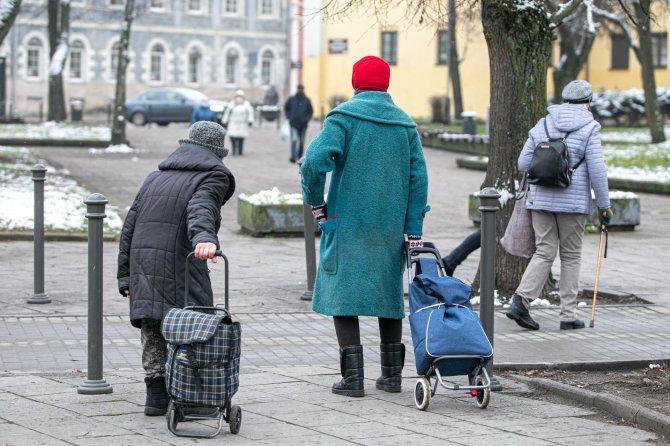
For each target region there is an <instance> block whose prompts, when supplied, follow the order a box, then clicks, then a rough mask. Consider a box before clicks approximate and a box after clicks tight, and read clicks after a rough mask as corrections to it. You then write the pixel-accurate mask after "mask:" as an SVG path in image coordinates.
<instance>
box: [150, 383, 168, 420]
mask: <svg viewBox="0 0 670 446" xmlns="http://www.w3.org/2000/svg"><path fill="white" fill-rule="evenodd" d="M144 382H145V383H146V384H147V400H146V402H145V403H144V415H146V416H149V417H156V416H159V415H165V413H166V412H167V408H168V404H169V403H170V395H168V393H167V389H166V388H165V378H164V377H162V376H159V377H157V378H151V379H149V378H144Z"/></svg>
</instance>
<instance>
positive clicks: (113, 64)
mask: <svg viewBox="0 0 670 446" xmlns="http://www.w3.org/2000/svg"><path fill="white" fill-rule="evenodd" d="M120 45H121V44H120V43H119V42H116V43H115V44H114V45H112V50H111V53H110V55H109V78H110V79H116V69H117V68H118V66H119V46H120Z"/></svg>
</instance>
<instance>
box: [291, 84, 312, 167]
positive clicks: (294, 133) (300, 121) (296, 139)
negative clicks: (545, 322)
mask: <svg viewBox="0 0 670 446" xmlns="http://www.w3.org/2000/svg"><path fill="white" fill-rule="evenodd" d="M313 113H314V110H312V102H311V101H310V100H309V98H308V97H307V96H305V87H304V86H303V85H302V84H298V91H297V92H296V94H294V95H293V96H291V97H290V98H288V100H287V101H286V104H285V105H284V115H286V119H288V120H289V122H290V124H291V157H290V158H289V161H291V162H292V163H295V162H296V161H297V160H299V159H300V158H302V153H303V148H304V147H305V132H307V124H309V121H310V120H311V119H312V114H313Z"/></svg>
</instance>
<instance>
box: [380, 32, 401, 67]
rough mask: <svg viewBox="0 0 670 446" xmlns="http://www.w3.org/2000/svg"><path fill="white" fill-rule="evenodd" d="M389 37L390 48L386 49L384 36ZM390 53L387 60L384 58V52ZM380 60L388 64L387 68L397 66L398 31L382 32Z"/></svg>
mask: <svg viewBox="0 0 670 446" xmlns="http://www.w3.org/2000/svg"><path fill="white" fill-rule="evenodd" d="M386 35H388V36H391V40H390V44H391V48H390V49H388V48H386V43H387V42H385V39H384V36H386ZM388 51H390V52H392V54H391V57H390V58H389V59H387V58H386V57H384V56H385V52H388ZM380 52H381V58H382V59H384V61H385V62H386V63H387V64H389V66H395V65H398V31H382V33H381V51H380Z"/></svg>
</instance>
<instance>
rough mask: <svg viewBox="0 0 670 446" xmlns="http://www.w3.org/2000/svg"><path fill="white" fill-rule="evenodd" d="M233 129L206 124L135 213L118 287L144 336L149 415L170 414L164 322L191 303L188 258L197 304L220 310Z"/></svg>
mask: <svg viewBox="0 0 670 446" xmlns="http://www.w3.org/2000/svg"><path fill="white" fill-rule="evenodd" d="M224 138H225V131H224V129H223V127H221V126H220V125H219V124H217V123H214V122H209V121H199V122H196V123H195V124H193V125H192V126H191V128H190V130H189V133H188V139H182V140H179V147H178V148H177V150H175V151H174V152H173V153H172V154H171V155H170V156H169V157H168V158H167V159H166V160H165V161H163V162H161V163H160V164H159V166H158V169H159V170H157V171H155V172H153V173H151V174H150V175H149V176H148V177H147V178H146V180H145V181H144V184H143V185H142V187H141V188H140V191H139V192H138V194H137V196H136V197H135V200H134V202H133V204H132V206H131V207H130V210H129V211H128V215H127V216H126V220H125V223H124V225H123V230H122V232H121V241H120V243H119V258H118V271H117V279H118V287H119V292H120V293H121V295H123V296H126V297H128V298H130V323H131V324H132V325H133V326H134V327H136V328H139V329H140V330H141V339H142V365H143V367H144V370H145V383H146V387H147V398H146V403H145V406H144V413H145V415H149V416H154V415H163V414H165V413H166V411H167V405H168V403H169V396H168V394H167V391H166V388H165V361H166V359H167V345H166V342H165V339H163V337H162V335H161V331H160V328H161V321H162V319H163V317H164V315H165V313H167V312H168V310H170V309H171V308H175V307H176V308H182V307H183V305H184V274H185V262H186V258H187V255H188V254H189V253H190V252H191V251H194V252H195V258H196V259H195V260H193V261H192V264H191V267H190V273H189V277H190V287H189V289H190V292H189V296H188V303H189V305H205V306H211V305H212V304H213V299H214V298H213V293H212V287H211V284H210V280H209V272H208V270H207V264H206V263H207V259H212V261H213V262H216V257H214V254H215V252H216V250H217V249H219V247H220V245H219V241H218V238H217V232H218V231H219V227H220V225H221V207H222V206H223V205H224V204H225V203H226V201H228V199H229V198H230V197H231V196H232V195H233V192H234V191H235V178H234V177H233V174H232V173H231V172H230V171H229V170H228V169H227V168H226V167H225V166H224V164H223V157H225V156H226V155H227V154H228V149H227V148H225V147H224V144H223V143H224Z"/></svg>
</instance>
